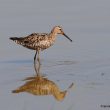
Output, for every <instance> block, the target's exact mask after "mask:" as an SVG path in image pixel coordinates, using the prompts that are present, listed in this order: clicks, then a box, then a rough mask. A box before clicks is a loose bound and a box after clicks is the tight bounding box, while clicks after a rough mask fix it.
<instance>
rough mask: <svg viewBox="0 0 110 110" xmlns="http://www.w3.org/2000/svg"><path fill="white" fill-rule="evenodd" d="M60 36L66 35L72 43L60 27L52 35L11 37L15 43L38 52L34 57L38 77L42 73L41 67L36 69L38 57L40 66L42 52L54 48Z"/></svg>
mask: <svg viewBox="0 0 110 110" xmlns="http://www.w3.org/2000/svg"><path fill="white" fill-rule="evenodd" d="M58 34H62V35H64V36H65V37H66V38H67V39H69V40H70V41H71V42H72V40H71V39H70V38H69V37H68V36H67V35H66V34H65V33H64V31H63V29H62V28H61V27H60V26H55V27H54V28H53V29H52V30H51V32H50V33H32V34H30V35H28V36H26V37H20V38H18V37H11V38H10V39H11V40H13V41H15V42H16V43H17V44H20V45H22V46H24V47H26V48H28V49H32V50H35V51H36V53H35V56H34V68H35V71H36V74H37V75H38V74H39V73H40V72H39V70H40V66H38V69H37V68H36V56H37V61H38V64H39V65H40V58H39V53H40V51H42V50H45V49H47V48H49V47H50V46H52V45H53V44H54V42H55V39H56V36H57V35H58ZM37 54H38V55H37Z"/></svg>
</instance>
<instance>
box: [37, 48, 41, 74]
mask: <svg viewBox="0 0 110 110" xmlns="http://www.w3.org/2000/svg"><path fill="white" fill-rule="evenodd" d="M39 54H40V52H39V50H38V56H37V61H38V76H39V75H40V66H41V63H40V55H39Z"/></svg>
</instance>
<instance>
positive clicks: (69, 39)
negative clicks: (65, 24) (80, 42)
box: [63, 33, 72, 42]
mask: <svg viewBox="0 0 110 110" xmlns="http://www.w3.org/2000/svg"><path fill="white" fill-rule="evenodd" d="M63 35H64V36H65V37H66V38H67V39H69V40H70V41H71V42H72V40H71V39H70V38H69V37H68V36H67V35H66V34H65V33H63Z"/></svg>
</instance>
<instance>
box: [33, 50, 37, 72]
mask: <svg viewBox="0 0 110 110" xmlns="http://www.w3.org/2000/svg"><path fill="white" fill-rule="evenodd" d="M36 55H37V51H36V53H35V56H34V69H35V72H36V74H38V71H37V68H36Z"/></svg>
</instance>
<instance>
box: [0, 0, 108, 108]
mask: <svg viewBox="0 0 110 110" xmlns="http://www.w3.org/2000/svg"><path fill="white" fill-rule="evenodd" d="M109 4H110V1H108V0H92V1H87V0H74V1H72V0H70V1H66V0H61V1H59V0H55V1H51V0H47V1H43V0H37V1H36V0H19V1H14V0H0V36H1V37H0V38H1V40H0V108H2V110H34V109H39V110H44V109H45V110H49V109H50V110H58V109H59V110H60V109H61V110H80V109H81V110H99V109H104V108H103V107H101V105H110V98H109V96H110V92H109V91H110V87H109V84H110V74H109V72H110V51H109V48H110V13H109V11H110V6H109ZM54 25H61V26H62V27H63V29H64V31H65V33H66V34H67V35H68V36H69V37H70V38H71V39H72V40H73V43H71V42H69V41H68V40H67V39H66V38H65V37H63V36H58V38H57V40H56V42H55V45H54V46H52V47H51V48H49V49H47V50H45V51H43V52H42V53H41V62H42V70H41V72H42V74H43V75H45V76H46V77H48V78H49V79H50V80H52V81H55V82H56V83H57V85H59V87H60V88H61V89H62V90H65V89H66V88H67V87H68V86H69V85H70V84H71V83H72V82H73V83H74V84H75V85H74V87H73V88H72V89H71V90H69V92H68V94H67V96H66V97H65V99H64V100H63V101H62V102H58V101H56V100H55V99H54V98H53V97H52V96H34V95H31V94H28V93H20V94H12V93H11V91H12V90H13V89H15V88H17V87H18V86H20V85H22V84H23V83H24V82H23V81H22V80H23V79H24V78H25V77H28V76H32V75H35V72H34V68H33V56H34V54H35V53H34V51H32V50H28V49H26V48H23V47H22V46H19V45H16V44H15V43H14V42H12V41H10V40H9V37H12V36H17V37H20V36H25V35H28V34H30V33H32V32H50V30H51V28H52V27H53V26H54ZM107 109H108V108H107Z"/></svg>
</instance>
